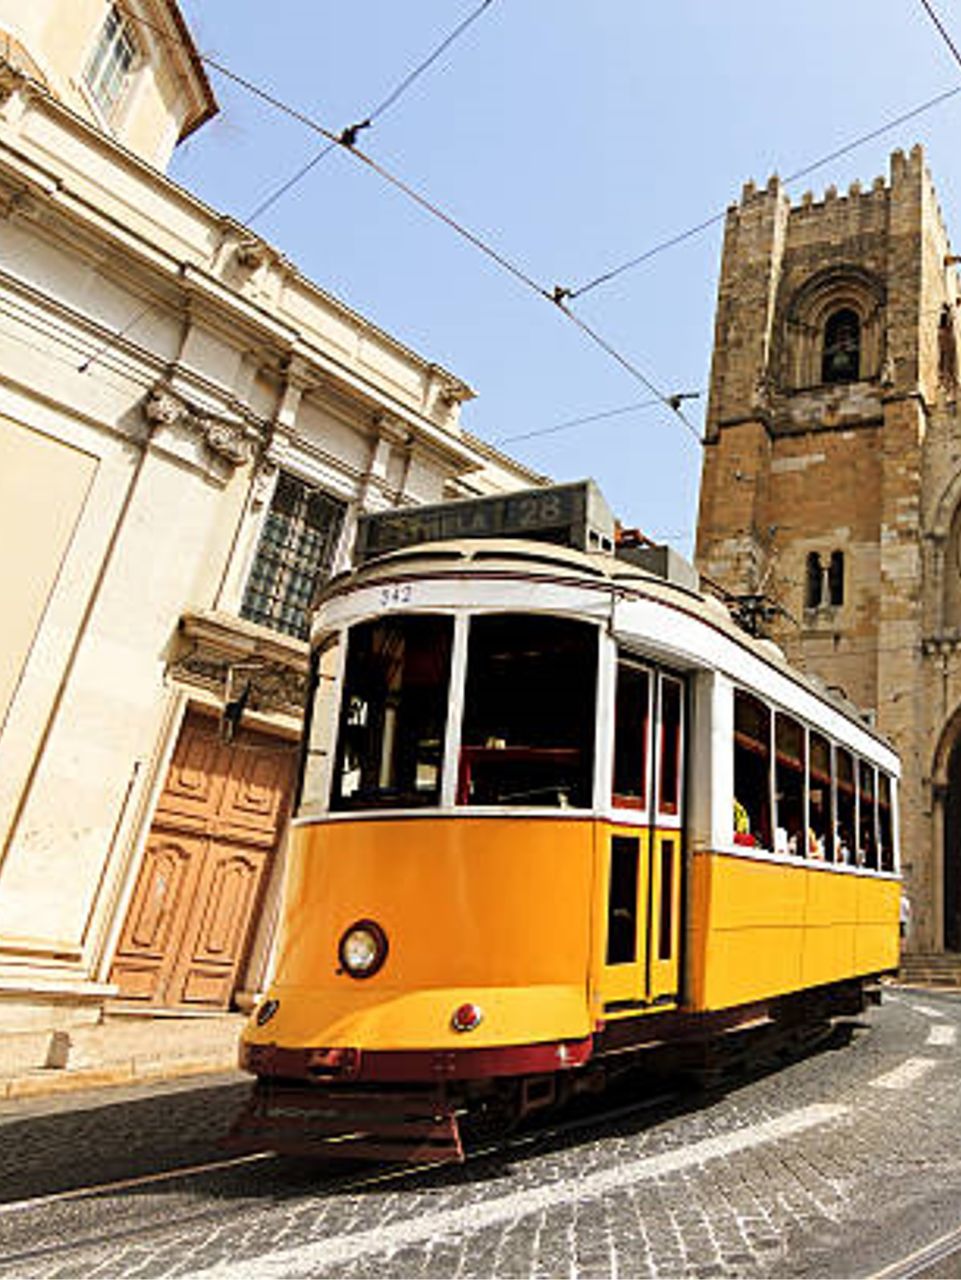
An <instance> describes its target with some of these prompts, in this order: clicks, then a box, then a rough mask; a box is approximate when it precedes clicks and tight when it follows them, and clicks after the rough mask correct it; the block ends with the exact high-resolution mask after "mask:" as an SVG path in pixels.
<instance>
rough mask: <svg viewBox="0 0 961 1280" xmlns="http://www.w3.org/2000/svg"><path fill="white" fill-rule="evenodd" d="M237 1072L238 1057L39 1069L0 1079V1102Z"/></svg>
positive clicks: (223, 1055)
mask: <svg viewBox="0 0 961 1280" xmlns="http://www.w3.org/2000/svg"><path fill="white" fill-rule="evenodd" d="M236 1070H237V1056H236V1054H235V1053H230V1054H221V1055H220V1056H219V1057H211V1058H182V1059H175V1060H173V1061H171V1060H169V1059H168V1060H167V1061H154V1062H144V1061H143V1060H140V1061H138V1060H137V1059H136V1058H133V1059H128V1060H126V1061H123V1062H112V1063H109V1064H107V1065H104V1066H101V1067H76V1068H74V1069H72V1070H71V1069H70V1068H69V1067H67V1068H64V1069H62V1070H57V1069H50V1068H38V1069H37V1070H36V1071H31V1072H28V1073H25V1074H24V1075H20V1076H11V1077H8V1078H7V1079H0V1101H15V1100H16V1099H17V1098H38V1097H42V1096H43V1095H44V1094H55V1093H71V1092H74V1091H76V1090H81V1089H103V1088H111V1087H113V1086H116V1085H125V1084H127V1085H129V1084H146V1083H149V1082H150V1081H154V1080H174V1079H176V1078H177V1077H179V1076H199V1075H215V1074H217V1075H220V1074H223V1073H224V1072H226V1071H236Z"/></svg>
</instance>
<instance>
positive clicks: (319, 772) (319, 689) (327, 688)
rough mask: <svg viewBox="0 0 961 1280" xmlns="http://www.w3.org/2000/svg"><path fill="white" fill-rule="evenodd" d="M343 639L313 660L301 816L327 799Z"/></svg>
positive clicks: (327, 643) (336, 638)
mask: <svg viewBox="0 0 961 1280" xmlns="http://www.w3.org/2000/svg"><path fill="white" fill-rule="evenodd" d="M339 656H340V636H330V637H328V639H327V640H325V641H324V642H323V643H322V644H321V645H319V646H318V648H316V649H315V650H314V652H313V653H312V654H311V657H310V685H309V692H308V695H307V711H306V714H305V716H304V732H303V739H302V745H301V758H300V777H299V779H298V785H297V806H296V807H297V810H298V812H301V813H303V812H308V811H309V812H316V810H318V809H319V808H321V807H322V806H323V804H324V801H325V799H326V795H325V791H326V780H327V777H328V772H327V766H328V763H329V761H330V758H331V754H332V752H333V748H334V738H335V737H336V733H337V703H336V693H337V663H338V658H339Z"/></svg>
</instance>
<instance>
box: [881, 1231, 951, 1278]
mask: <svg viewBox="0 0 961 1280" xmlns="http://www.w3.org/2000/svg"><path fill="white" fill-rule="evenodd" d="M952 1259H953V1260H954V1262H955V1264H956V1265H955V1266H954V1267H953V1268H952V1269H951V1270H950V1271H946V1270H945V1269H944V1267H943V1265H942V1264H943V1263H945V1262H948V1261H949V1260H952ZM958 1262H961V1226H958V1227H955V1228H953V1230H951V1231H948V1232H946V1233H945V1234H944V1235H943V1236H938V1237H937V1239H935V1240H932V1241H931V1242H930V1243H929V1244H927V1245H924V1246H922V1247H921V1248H920V1249H915V1250H914V1252H913V1253H909V1254H907V1255H905V1257H903V1258H899V1259H898V1261H897V1262H892V1263H889V1265H888V1266H886V1267H884V1268H883V1270H881V1271H875V1272H874V1274H873V1275H872V1276H871V1277H870V1280H914V1277H919V1276H931V1277H943V1276H947V1275H957V1274H958V1270H957V1263H958Z"/></svg>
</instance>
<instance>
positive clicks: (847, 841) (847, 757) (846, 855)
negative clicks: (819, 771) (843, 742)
mask: <svg viewBox="0 0 961 1280" xmlns="http://www.w3.org/2000/svg"><path fill="white" fill-rule="evenodd" d="M835 767H836V771H837V811H838V816H837V860H838V862H854V861H855V857H854V850H855V847H856V846H855V840H854V757H853V756H852V755H851V753H850V751H845V750H844V748H843V747H838V749H837V751H836V753H835Z"/></svg>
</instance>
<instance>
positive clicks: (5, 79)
mask: <svg viewBox="0 0 961 1280" xmlns="http://www.w3.org/2000/svg"><path fill="white" fill-rule="evenodd" d="M29 83H30V77H29V76H28V75H27V74H26V73H25V72H24V71H21V70H20V68H19V67H16V66H14V64H13V63H12V62H8V61H7V59H6V58H3V57H0V106H2V105H3V104H4V103H5V102H6V101H7V100H8V99H9V98H12V97H13V95H14V94H15V93H16V92H17V91H18V90H22V89H24V88H26V86H27V85H28V84H29Z"/></svg>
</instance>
